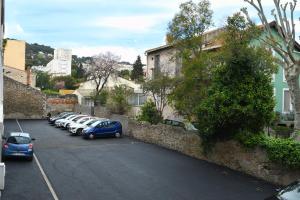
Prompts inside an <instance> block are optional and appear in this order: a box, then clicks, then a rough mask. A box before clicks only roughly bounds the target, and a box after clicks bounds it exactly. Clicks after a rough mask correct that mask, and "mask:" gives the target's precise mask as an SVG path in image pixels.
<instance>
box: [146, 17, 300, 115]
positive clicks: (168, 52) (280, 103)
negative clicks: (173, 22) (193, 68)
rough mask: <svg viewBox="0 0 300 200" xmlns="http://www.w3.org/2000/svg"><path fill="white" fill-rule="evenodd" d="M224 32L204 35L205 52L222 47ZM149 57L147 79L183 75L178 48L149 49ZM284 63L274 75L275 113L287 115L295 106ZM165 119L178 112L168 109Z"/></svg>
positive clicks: (298, 53) (297, 48) (256, 42)
mask: <svg viewBox="0 0 300 200" xmlns="http://www.w3.org/2000/svg"><path fill="white" fill-rule="evenodd" d="M275 25H276V24H275V22H271V23H270V26H271V28H272V33H273V35H274V37H275V38H276V39H277V40H278V41H280V40H281V38H280V37H279V34H278V32H277V30H276V26H275ZM222 31H223V29H216V30H213V31H209V32H207V33H205V34H204V41H205V42H204V46H203V50H217V49H219V48H221V47H222V41H221V40H220V39H219V37H218V35H219V34H220V33H221V32H222ZM265 34H266V33H265V32H263V33H262V35H261V37H262V38H264V37H265ZM251 45H253V46H260V45H264V46H265V44H264V43H262V41H261V40H260V39H259V38H258V39H257V40H254V41H252V42H251ZM294 53H295V55H296V56H297V57H300V45H299V44H298V43H296V44H295V52H294ZM145 55H146V56H147V79H148V80H149V79H153V78H155V72H167V73H166V74H168V75H170V76H171V77H175V76H179V75H180V74H181V69H182V63H181V62H180V59H178V58H176V48H175V47H174V46H172V45H164V46H161V47H157V48H153V49H149V50H147V51H146V52H145ZM273 56H274V57H277V58H278V60H283V59H282V58H281V57H280V56H279V55H278V54H277V53H275V52H274V51H273ZM283 65H284V63H283V62H282V63H279V64H278V72H277V73H276V74H273V80H272V83H273V85H274V88H273V90H274V98H275V102H276V106H275V111H277V112H280V113H283V114H287V113H290V112H292V111H293V106H292V104H291V97H290V92H289V87H288V85H287V82H286V80H285V75H284V69H283ZM163 115H164V117H175V118H176V117H178V116H176V112H175V111H174V110H173V109H172V108H171V107H167V108H166V110H165V111H164V113H163Z"/></svg>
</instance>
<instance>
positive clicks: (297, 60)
mask: <svg viewBox="0 0 300 200" xmlns="http://www.w3.org/2000/svg"><path fill="white" fill-rule="evenodd" d="M245 1H246V2H247V3H249V4H250V5H251V6H252V7H253V8H255V9H256V11H257V12H258V16H259V18H260V20H261V22H262V24H263V26H264V29H265V31H266V33H267V34H266V36H265V38H263V39H262V40H263V41H264V42H265V43H266V44H268V45H269V46H270V47H272V48H273V50H274V51H275V52H276V53H277V54H279V55H280V56H281V58H282V59H283V60H284V62H285V65H284V71H285V78H286V80H287V84H288V86H289V89H290V94H291V100H292V105H293V108H294V110H295V124H294V128H295V129H296V130H300V87H299V75H300V57H299V56H298V57H297V56H296V55H295V47H296V45H298V44H297V42H296V30H295V29H296V28H295V21H294V12H295V8H296V5H297V1H296V0H293V1H292V2H286V3H283V4H281V1H280V0H274V6H275V9H273V10H272V15H273V17H274V19H275V22H276V24H275V26H276V30H277V32H278V34H279V36H280V41H278V40H276V38H275V36H274V34H273V32H272V30H271V25H270V23H269V22H268V20H267V17H266V15H265V12H264V8H263V5H262V1H261V0H245ZM288 6H289V9H288ZM242 11H243V12H244V13H245V14H246V15H247V17H248V20H249V21H250V17H249V15H248V12H247V10H246V9H245V8H244V9H242ZM298 46H299V45H298Z"/></svg>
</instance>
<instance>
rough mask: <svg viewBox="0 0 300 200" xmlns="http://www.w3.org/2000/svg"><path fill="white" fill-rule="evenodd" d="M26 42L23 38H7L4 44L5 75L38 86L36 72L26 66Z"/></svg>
mask: <svg viewBox="0 0 300 200" xmlns="http://www.w3.org/2000/svg"><path fill="white" fill-rule="evenodd" d="M25 50H26V43H25V42H24V41H21V40H9V39H8V40H6V42H5V45H4V67H3V73H4V76H7V77H9V78H11V79H13V80H15V81H18V82H20V83H23V84H25V85H30V86H31V87H35V86H36V74H35V73H32V72H31V70H30V69H26V66H25Z"/></svg>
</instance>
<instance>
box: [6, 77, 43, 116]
mask: <svg viewBox="0 0 300 200" xmlns="http://www.w3.org/2000/svg"><path fill="white" fill-rule="evenodd" d="M45 115H46V96H45V95H44V94H43V93H42V92H41V91H40V90H37V89H35V88H32V87H30V86H27V85H24V84H22V83H20V82H18V81H15V80H13V79H11V78H9V77H6V76H4V118H6V119H16V118H17V119H41V118H43V117H44V116H45Z"/></svg>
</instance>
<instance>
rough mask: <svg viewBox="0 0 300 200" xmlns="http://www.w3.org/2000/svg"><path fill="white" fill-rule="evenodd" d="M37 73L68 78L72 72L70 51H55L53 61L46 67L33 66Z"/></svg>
mask: <svg viewBox="0 0 300 200" xmlns="http://www.w3.org/2000/svg"><path fill="white" fill-rule="evenodd" d="M33 68H34V69H35V70H37V71H43V72H47V73H48V74H50V75H52V76H69V75H71V71H72V69H71V68H72V50H70V49H55V50H54V56H53V60H51V61H50V62H49V63H48V64H47V66H46V67H44V66H34V67H33Z"/></svg>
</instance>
